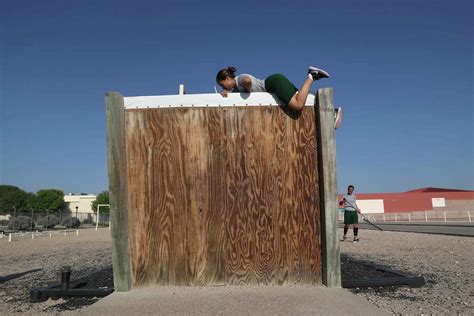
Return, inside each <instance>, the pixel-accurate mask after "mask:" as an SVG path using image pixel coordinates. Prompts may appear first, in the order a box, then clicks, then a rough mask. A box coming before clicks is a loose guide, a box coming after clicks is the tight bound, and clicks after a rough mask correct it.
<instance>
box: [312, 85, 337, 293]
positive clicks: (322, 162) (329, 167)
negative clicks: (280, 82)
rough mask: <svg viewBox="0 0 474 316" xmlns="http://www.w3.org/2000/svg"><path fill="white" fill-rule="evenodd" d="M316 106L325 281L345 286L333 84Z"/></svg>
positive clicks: (320, 91) (331, 285)
mask: <svg viewBox="0 0 474 316" xmlns="http://www.w3.org/2000/svg"><path fill="white" fill-rule="evenodd" d="M316 106H317V111H316V113H317V115H316V126H317V127H316V128H317V131H318V145H319V148H318V151H317V152H318V169H319V194H320V211H321V230H322V231H321V247H322V258H323V260H322V261H323V284H324V285H326V286H327V287H341V258H340V249H339V238H338V227H339V223H338V218H337V217H338V205H337V174H336V132H335V129H334V105H333V91H332V88H324V89H319V90H318V93H317V96H316Z"/></svg>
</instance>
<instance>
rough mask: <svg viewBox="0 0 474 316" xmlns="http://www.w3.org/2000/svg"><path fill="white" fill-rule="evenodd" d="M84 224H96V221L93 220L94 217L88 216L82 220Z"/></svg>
mask: <svg viewBox="0 0 474 316" xmlns="http://www.w3.org/2000/svg"><path fill="white" fill-rule="evenodd" d="M82 224H87V225H89V224H94V221H93V220H92V218H86V219H85V220H83V221H82Z"/></svg>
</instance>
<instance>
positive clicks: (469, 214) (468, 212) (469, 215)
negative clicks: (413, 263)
mask: <svg viewBox="0 0 474 316" xmlns="http://www.w3.org/2000/svg"><path fill="white" fill-rule="evenodd" d="M467 217H469V223H471V211H469V210H468V211H467Z"/></svg>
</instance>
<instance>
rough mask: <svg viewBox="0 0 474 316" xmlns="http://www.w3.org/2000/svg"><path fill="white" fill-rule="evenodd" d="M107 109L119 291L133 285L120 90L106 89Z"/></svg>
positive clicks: (123, 117) (122, 110)
mask: <svg viewBox="0 0 474 316" xmlns="http://www.w3.org/2000/svg"><path fill="white" fill-rule="evenodd" d="M105 110H106V118H107V160H108V172H109V197H110V214H111V221H112V223H111V233H112V263H113V274H114V287H115V289H116V290H117V291H128V290H129V289H130V287H131V274H130V248H129V231H128V227H129V221H128V210H127V205H128V202H127V198H128V188H127V182H128V181H127V161H126V158H127V157H126V154H125V147H126V144H125V110H124V105H123V97H122V95H120V93H118V92H109V93H107V94H106V97H105Z"/></svg>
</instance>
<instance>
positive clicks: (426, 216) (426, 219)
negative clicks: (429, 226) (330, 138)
mask: <svg viewBox="0 0 474 316" xmlns="http://www.w3.org/2000/svg"><path fill="white" fill-rule="evenodd" d="M427 221H428V215H426V211H425V222H427Z"/></svg>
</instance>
